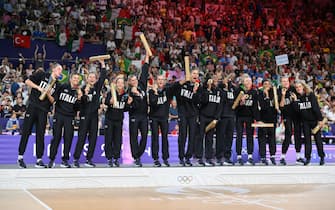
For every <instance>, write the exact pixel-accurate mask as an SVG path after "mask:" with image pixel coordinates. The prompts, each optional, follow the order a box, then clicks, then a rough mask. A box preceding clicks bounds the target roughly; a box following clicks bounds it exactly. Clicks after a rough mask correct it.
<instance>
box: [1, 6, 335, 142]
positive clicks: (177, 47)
mask: <svg viewBox="0 0 335 210" xmlns="http://www.w3.org/2000/svg"><path fill="white" fill-rule="evenodd" d="M0 7H1V10H0V11H1V13H0V16H1V20H0V38H1V37H6V35H7V36H8V35H12V34H15V33H22V34H26V35H32V36H33V37H35V38H46V39H49V40H50V41H55V39H56V38H57V34H60V33H64V34H65V35H66V37H71V36H72V37H73V36H74V37H82V38H83V39H84V40H85V42H94V43H100V44H103V45H105V46H106V51H107V52H108V53H110V54H111V55H112V59H111V60H110V61H108V66H109V68H110V69H112V70H113V73H112V74H111V77H113V76H115V74H116V73H115V72H122V73H126V74H129V73H136V72H138V70H139V67H138V65H130V67H129V68H128V67H126V65H125V63H126V60H133V61H134V60H140V59H141V57H142V56H144V49H143V47H141V42H140V39H139V38H138V33H139V32H144V33H145V35H146V37H147V39H148V41H149V43H150V46H152V49H153V52H154V58H153V59H152V62H151V69H150V72H151V77H154V76H155V75H156V74H158V73H162V72H166V75H167V76H168V80H169V82H173V81H177V80H178V79H182V78H183V75H184V74H183V71H182V69H183V66H184V62H183V60H184V59H183V58H184V56H185V55H189V56H190V59H191V65H192V67H196V68H199V69H200V70H201V75H202V78H204V77H206V76H208V75H216V76H217V77H218V78H219V79H221V78H222V77H224V76H226V75H228V74H230V73H232V72H234V73H235V75H236V78H235V79H236V82H238V80H239V75H241V74H243V73H248V74H250V75H251V76H252V78H253V82H254V85H255V87H259V86H260V85H261V83H262V80H263V79H264V78H269V79H271V80H273V81H274V83H276V81H278V79H279V77H280V76H283V75H286V76H289V77H290V78H291V80H292V81H293V80H294V79H296V78H300V79H305V80H306V81H307V83H308V84H309V85H310V86H311V87H312V88H313V89H314V90H315V92H316V93H317V94H318V97H319V99H320V103H321V105H323V109H322V110H323V112H324V113H325V114H326V115H327V116H330V118H331V119H333V118H334V120H335V117H334V116H335V103H334V101H335V85H334V84H335V65H334V57H335V48H334V46H335V18H334V15H335V13H334V11H335V3H334V2H333V1H328V0H292V1H287V0H279V1H277V0H216V1H204V0H189V1H186V0H181V1H174V0H133V1H131V0H113V1H110V0H95V1H94V0H85V1H77V0H67V1H60V0H44V1H42V0H32V1H27V0H7V1H4V0H0ZM281 54H287V55H288V57H289V64H288V65H283V66H279V67H278V66H277V65H276V62H275V58H274V56H275V55H281ZM19 57H20V62H19V65H18V66H13V64H11V63H10V62H9V61H8V59H6V58H4V59H2V64H1V67H0V79H2V83H1V108H0V110H1V117H10V116H11V113H12V112H13V110H14V106H15V105H16V104H17V103H18V101H20V100H21V101H23V105H24V104H25V102H26V100H27V96H28V92H27V91H28V90H27V88H26V87H25V85H24V83H23V81H24V79H25V78H26V77H27V76H29V75H30V74H31V73H32V72H33V71H34V69H36V66H34V65H32V64H31V63H28V62H26V63H23V62H21V61H22V60H24V59H23V58H21V55H20V56H19ZM35 59H36V58H35ZM81 59H84V58H81ZM62 60H63V61H64V60H69V61H72V60H73V58H72V56H71V53H66V54H64V55H63V58H62ZM67 64H68V65H67ZM64 68H65V69H68V70H69V71H70V72H71V71H81V72H82V73H85V72H87V71H95V70H97V66H96V65H95V64H87V63H85V62H72V63H66V62H65V65H64ZM46 70H47V69H46ZM20 97H21V99H20ZM17 109H18V108H17ZM20 109H23V108H22V106H20ZM171 110H172V113H171V116H173V115H174V114H175V111H174V109H171ZM102 113H103V112H102ZM18 117H19V118H20V117H22V115H19V116H18ZM102 119H103V117H102ZM177 129H178V128H175V130H177ZM333 132H334V133H335V131H333ZM328 133H329V134H331V130H329V132H328ZM331 135H333V134H331Z"/></svg>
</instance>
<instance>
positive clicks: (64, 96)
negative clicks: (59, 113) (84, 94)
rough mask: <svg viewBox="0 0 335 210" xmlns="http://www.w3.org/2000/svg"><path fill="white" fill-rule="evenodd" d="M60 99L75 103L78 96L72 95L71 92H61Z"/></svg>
mask: <svg viewBox="0 0 335 210" xmlns="http://www.w3.org/2000/svg"><path fill="white" fill-rule="evenodd" d="M65 90H66V89H65ZM65 90H64V92H65ZM59 100H61V101H65V102H68V103H70V104H75V103H76V101H77V98H76V97H74V96H72V95H70V94H68V93H61V94H60V95H59Z"/></svg>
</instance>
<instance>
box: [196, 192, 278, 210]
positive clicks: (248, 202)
mask: <svg viewBox="0 0 335 210" xmlns="http://www.w3.org/2000/svg"><path fill="white" fill-rule="evenodd" d="M191 188H192V189H194V190H198V191H201V192H205V193H209V194H214V195H220V196H226V197H230V198H231V199H235V200H238V201H242V202H245V203H247V204H255V205H258V206H262V207H266V208H270V209H275V210H283V209H282V208H279V207H275V206H270V205H266V204H263V203H259V202H254V201H248V200H246V199H243V198H237V197H235V196H231V195H225V194H222V193H216V192H212V191H209V190H203V189H198V188H193V187H191Z"/></svg>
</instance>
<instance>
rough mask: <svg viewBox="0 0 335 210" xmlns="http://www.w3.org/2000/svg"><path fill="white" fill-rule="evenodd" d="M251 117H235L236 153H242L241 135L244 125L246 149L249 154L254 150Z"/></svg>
mask: <svg viewBox="0 0 335 210" xmlns="http://www.w3.org/2000/svg"><path fill="white" fill-rule="evenodd" d="M252 122H253V119H252V118H251V117H237V118H236V153H237V155H241V154H242V136H243V128H244V125H245V129H246V133H247V151H248V154H249V155H251V154H252V153H253V151H254V136H253V133H254V129H253V128H252V127H251V124H252Z"/></svg>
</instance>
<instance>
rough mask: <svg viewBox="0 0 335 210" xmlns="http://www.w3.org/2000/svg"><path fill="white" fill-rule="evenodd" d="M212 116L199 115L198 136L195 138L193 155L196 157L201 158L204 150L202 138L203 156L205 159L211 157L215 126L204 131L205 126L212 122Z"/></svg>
mask: <svg viewBox="0 0 335 210" xmlns="http://www.w3.org/2000/svg"><path fill="white" fill-rule="evenodd" d="M212 120H213V118H208V117H205V116H202V115H200V129H199V132H200V135H199V138H196V142H195V148H196V150H195V157H196V158H198V159H202V157H203V152H204V138H205V158H206V160H209V159H212V158H213V136H214V132H215V128H214V129H211V130H209V131H208V132H207V133H205V130H206V126H207V125H208V124H209V123H210V122H212Z"/></svg>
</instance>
